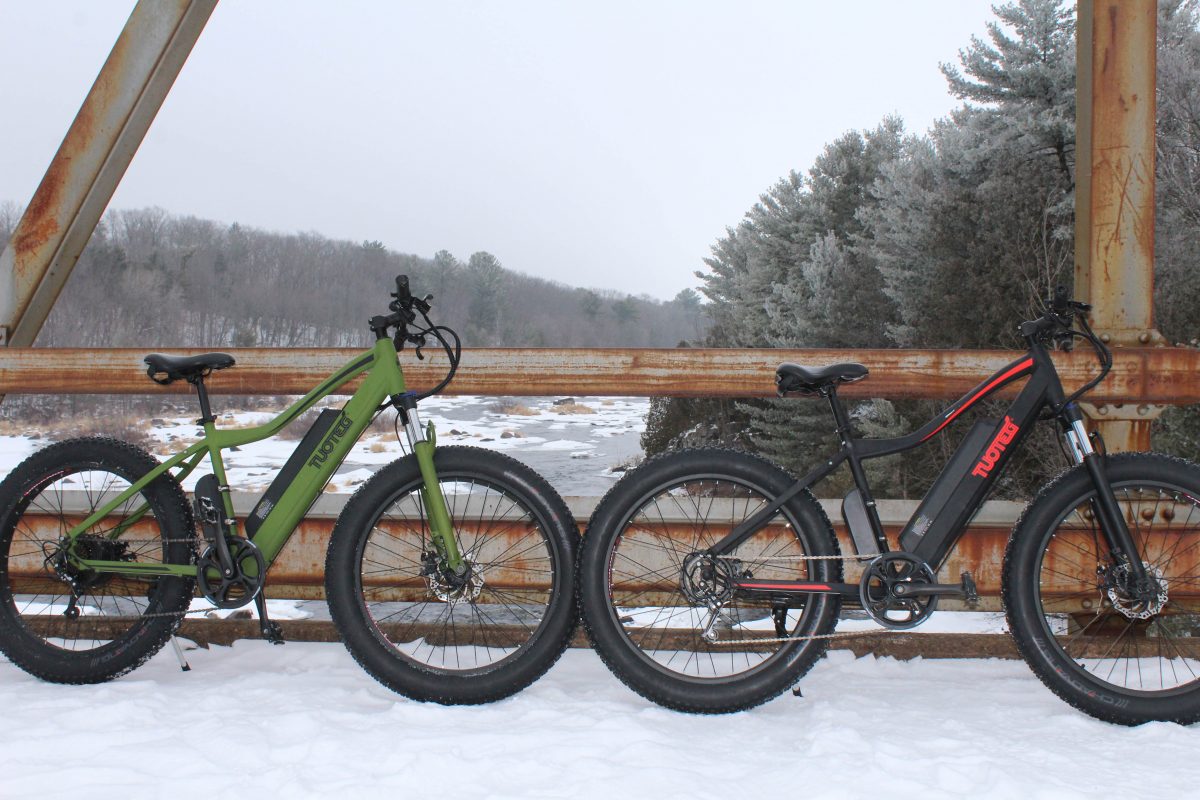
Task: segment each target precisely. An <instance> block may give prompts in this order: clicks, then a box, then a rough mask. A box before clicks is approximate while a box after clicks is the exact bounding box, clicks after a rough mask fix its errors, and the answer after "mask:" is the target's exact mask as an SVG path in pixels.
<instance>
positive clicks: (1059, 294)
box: [1049, 283, 1071, 314]
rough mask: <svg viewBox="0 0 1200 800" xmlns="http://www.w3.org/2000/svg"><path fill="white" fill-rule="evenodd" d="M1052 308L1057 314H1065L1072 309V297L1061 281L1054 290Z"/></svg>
mask: <svg viewBox="0 0 1200 800" xmlns="http://www.w3.org/2000/svg"><path fill="white" fill-rule="evenodd" d="M1049 305H1050V308H1051V309H1052V310H1053V311H1054V313H1055V314H1065V313H1067V312H1068V311H1069V310H1070V309H1071V299H1070V297H1068V296H1067V287H1066V286H1063V285H1062V284H1061V283H1060V284H1059V285H1058V288H1056V289H1055V290H1054V299H1053V300H1052V301H1051V302H1050V304H1049Z"/></svg>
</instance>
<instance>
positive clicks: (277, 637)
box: [262, 622, 287, 644]
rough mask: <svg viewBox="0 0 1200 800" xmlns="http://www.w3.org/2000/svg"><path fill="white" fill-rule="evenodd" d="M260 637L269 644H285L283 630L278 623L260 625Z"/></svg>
mask: <svg viewBox="0 0 1200 800" xmlns="http://www.w3.org/2000/svg"><path fill="white" fill-rule="evenodd" d="M262 637H263V638H264V639H266V640H267V641H268V642H270V643H271V644H287V641H286V640H285V639H284V638H283V628H282V627H280V625H279V623H278V622H265V623H263V625H262Z"/></svg>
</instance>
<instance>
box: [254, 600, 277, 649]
mask: <svg viewBox="0 0 1200 800" xmlns="http://www.w3.org/2000/svg"><path fill="white" fill-rule="evenodd" d="M254 607H255V608H257V609H258V627H259V629H260V630H261V631H262V637H263V638H264V639H266V640H267V641H268V642H270V643H271V644H283V628H281V627H279V623H278V622H271V620H270V619H269V618H268V617H267V598H266V597H264V596H263V593H262V591H261V590H259V593H258V594H257V595H255V596H254Z"/></svg>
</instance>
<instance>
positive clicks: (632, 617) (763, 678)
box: [580, 449, 842, 713]
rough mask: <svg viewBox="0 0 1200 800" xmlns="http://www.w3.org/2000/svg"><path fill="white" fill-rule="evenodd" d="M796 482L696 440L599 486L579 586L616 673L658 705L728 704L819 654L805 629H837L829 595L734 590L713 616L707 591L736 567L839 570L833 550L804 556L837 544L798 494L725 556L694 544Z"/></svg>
mask: <svg viewBox="0 0 1200 800" xmlns="http://www.w3.org/2000/svg"><path fill="white" fill-rule="evenodd" d="M793 482H794V481H793V479H792V478H791V477H790V476H788V475H787V473H785V472H784V471H783V470H781V469H779V468H778V467H775V466H774V465H772V464H771V463H770V462H768V461H765V460H763V459H761V458H758V457H755V456H751V455H747V454H745V453H739V452H734V451H729V450H717V449H696V450H684V451H678V452H674V453H670V454H667V455H664V456H660V457H657V458H654V459H651V460H650V461H647V462H646V463H645V464H643V465H642V466H640V467H638V468H637V469H635V470H633V471H632V472H630V473H628V474H627V475H625V477H623V478H622V479H621V480H620V481H619V482H618V483H617V484H616V485H615V486H614V487H613V488H612V490H610V491H609V493H608V494H607V495H606V496H605V498H604V499H603V501H602V502H601V503H600V505H599V507H598V508H597V509H596V512H595V514H594V515H593V516H592V521H591V524H590V525H589V526H588V531H587V534H586V535H585V536H584V540H583V550H582V554H581V560H580V592H581V604H582V607H583V614H584V625H585V628H586V629H587V632H588V636H589V637H590V639H591V641H592V644H593V646H594V647H595V648H596V651H597V652H598V653H599V654H600V656H601V658H602V659H603V660H604V662H605V663H606V664H607V665H608V666H609V668H610V669H611V670H612V671H613V673H614V674H616V676H617V677H618V678H620V679H621V681H623V682H624V683H625V684H626V685H627V686H629V687H630V688H631V689H633V690H634V691H635V692H637V693H639V694H641V695H642V696H643V697H646V698H647V699H649V700H653V701H654V702H656V703H659V704H660V705H663V706H666V707H668V708H674V709H677V710H680V711H691V712H702V713H723V712H730V711H738V710H741V709H745V708H750V707H752V706H755V705H758V704H760V703H763V702H765V701H767V700H769V699H771V698H773V697H775V696H777V695H778V694H780V693H781V692H783V691H784V690H786V689H787V688H788V687H789V686H792V685H793V684H794V683H795V682H796V681H798V680H799V679H800V677H801V676H802V675H804V674H805V673H806V672H807V671H808V670H809V669H810V668H811V667H812V665H813V664H814V663H815V662H816V660H817V659H818V658H819V657H820V656H821V655H822V654H823V653H824V652H825V649H826V646H827V643H828V640H827V639H824V638H805V637H821V636H823V635H825V634H828V633H829V632H831V631H832V630H833V628H834V626H835V625H836V624H837V618H838V609H839V607H840V599H839V598H837V597H836V596H832V595H811V596H809V597H808V598H807V600H806V601H802V602H801V603H793V604H792V605H793V607H791V608H787V607H785V606H784V605H783V604H780V603H775V604H773V603H772V600H771V598H764V597H762V596H761V595H760V596H756V597H750V596H742V595H740V594H738V593H736V592H734V593H732V595H730V596H728V597H726V598H725V600H724V602H720V603H719V610H718V611H717V612H716V614H715V615H714V613H713V610H712V607H711V606H710V605H708V604H707V602H706V597H705V596H704V595H706V594H710V593H712V594H716V593H720V591H721V590H720V588H719V586H718V584H722V583H726V584H727V583H728V582H729V580H730V579H731V578H732V577H733V576H736V577H739V578H749V577H753V578H754V579H756V580H771V579H776V580H805V579H809V580H814V581H821V582H829V581H835V582H836V581H839V580H840V579H841V574H842V565H841V561H840V560H839V559H837V558H820V559H812V560H809V558H808V557H811V556H818V557H835V556H837V555H838V546H837V541H836V539H835V538H834V534H833V529H832V528H831V526H830V524H829V520H828V518H827V517H826V516H825V514H824V512H823V511H822V510H821V507H820V505H819V504H818V503H817V501H816V500H815V499H814V498H813V497H812V495H811V494H809V493H808V492H802V493H801V494H799V495H797V496H796V497H795V498H793V499H792V500H790V501H788V502H787V503H786V504H785V505H784V506H783V507H782V508H781V509H780V510H779V512H778V513H777V514H776V515H775V516H774V517H773V518H771V519H770V520H769V521H768V523H767V525H766V526H765V527H763V528H762V529H761V530H759V531H758V532H757V533H755V534H754V535H753V536H751V537H750V538H749V539H748V540H746V541H745V542H743V543H742V544H741V545H739V546H738V547H737V548H736V549H735V550H733V551H732V552H729V553H727V554H725V556H724V557H723V558H720V559H716V560H705V559H704V558H703V556H698V555H697V554H700V553H701V551H703V550H705V549H706V548H709V547H711V546H712V545H714V544H716V543H717V542H718V541H720V540H721V538H722V537H724V536H725V535H726V534H728V533H729V532H730V531H731V530H733V529H734V528H735V527H737V525H739V524H740V523H741V522H743V521H744V520H746V519H749V518H750V517H751V516H753V515H754V514H755V512H756V511H758V510H759V509H761V508H762V507H763V506H765V505H767V504H768V503H770V501H771V500H772V499H773V498H775V497H777V496H778V495H779V494H781V493H782V492H784V491H785V490H786V489H788V488H789V487H790V486H791V485H792V484H793ZM706 581H707V583H706ZM726 594H728V592H726ZM707 599H712V598H707ZM797 605H799V606H800V607H795V606H797ZM706 629H708V630H709V635H710V638H709V639H706V638H705V637H704V632H705V630H706ZM714 635H715V639H716V641H712V637H714ZM779 639H785V641H778V640H779Z"/></svg>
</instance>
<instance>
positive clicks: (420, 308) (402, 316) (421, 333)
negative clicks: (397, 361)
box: [368, 275, 462, 399]
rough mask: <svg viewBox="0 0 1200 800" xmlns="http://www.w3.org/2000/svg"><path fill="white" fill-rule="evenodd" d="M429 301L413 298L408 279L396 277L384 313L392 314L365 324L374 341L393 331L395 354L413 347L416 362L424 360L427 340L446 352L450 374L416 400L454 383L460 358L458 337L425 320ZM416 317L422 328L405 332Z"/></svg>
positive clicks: (426, 297) (427, 315)
mask: <svg viewBox="0 0 1200 800" xmlns="http://www.w3.org/2000/svg"><path fill="white" fill-rule="evenodd" d="M432 300H433V295H431V294H427V295H425V296H424V297H414V296H413V294H412V290H411V289H410V288H409V285H408V276H407V275H397V276H396V291H394V292H392V302H391V303H389V304H388V309H389V310H390V311H391V312H392V313H391V314H387V315H379V316H376V317H371V320H370V322H369V323H368V324H369V325H370V326H371V332H372V333H374V334H375V337H376V339H386V338H387V336H388V331H389V330H390V329H392V328H395V329H396V335H395V337H394V339H393V342H394V343H395V345H396V350H397V351H399V350H403V349H404V345H405V344H413V345H416V347H415V349H414V351H415V352H416V354H417V358H418V359H420V360H424V359H425V356H424V355H422V354H421V348H423V347H425V345H426V344H427V343H428V337H429V336H433V337H434V338H435V339H437V341H438V343H439V344H440V345H441V346H442V349H443V350H445V351H446V355H447V357H448V358H449V359H450V370H449V372H448V373H447V375H446V377H445V379H444V380H442V382H441V383H439V384H438V385H437V386H435V387H434V388H433V389H431V390H430V391H428V392H425V393H423V394H420V395H418V396H417V398H418V399H422V398H425V397H428V396H430V395H432V394H436V393H437V392H439V391H441V390H442V389H444V388H445V387H446V385H447V384H448V383H450V381H451V380H453V379H454V373H455V372H457V371H458V362H459V358H460V357H461V354H462V344H461V342H460V341H459V338H458V334H457V333H455V332H454V331H453V330H451V329H450V328H447V327H446V326H444V325H435V324H434V323H433V322H432V321H431V320H430V319H429V310H430V309H431V308H432V307H433V305H432V303H431V302H430V301H432ZM417 314H420V315H421V318H422V320H423V322H424V326H423V327H422V325H421V324H417V325H416V329H417V330H416V332H415V333H414V332H411V331H410V330H409V326H410V325H413V324H414V323H416V321H417ZM444 334H448V335H449V336H450V338H451V339H453V340H454V343H453V344H451V343H450V342H449V341H447V339H446V335H444Z"/></svg>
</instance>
